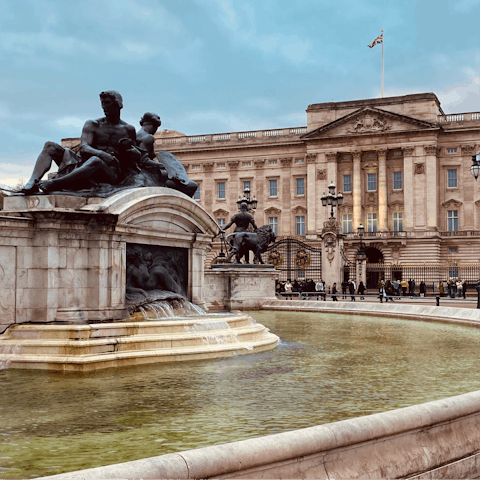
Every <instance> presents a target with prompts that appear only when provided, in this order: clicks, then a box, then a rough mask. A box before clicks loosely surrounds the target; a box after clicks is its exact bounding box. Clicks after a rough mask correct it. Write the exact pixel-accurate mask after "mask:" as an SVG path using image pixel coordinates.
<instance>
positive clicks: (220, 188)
mask: <svg viewBox="0 0 480 480" xmlns="http://www.w3.org/2000/svg"><path fill="white" fill-rule="evenodd" d="M217 194H218V195H217V197H218V199H219V200H224V199H225V182H218V183H217Z"/></svg>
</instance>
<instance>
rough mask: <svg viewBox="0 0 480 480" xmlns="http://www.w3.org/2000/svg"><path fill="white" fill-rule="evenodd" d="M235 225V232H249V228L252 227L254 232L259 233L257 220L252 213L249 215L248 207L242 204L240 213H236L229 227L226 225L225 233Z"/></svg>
mask: <svg viewBox="0 0 480 480" xmlns="http://www.w3.org/2000/svg"><path fill="white" fill-rule="evenodd" d="M233 224H235V230H234V231H235V232H248V227H249V225H251V226H252V227H253V229H254V231H257V225H256V224H255V218H254V217H253V215H252V214H251V213H248V205H247V204H246V203H245V202H242V204H241V205H240V212H239V213H236V214H235V215H233V216H232V218H231V219H230V222H229V224H228V225H225V228H224V229H223V230H224V231H225V230H227V229H228V228H230V227H231V226H232V225H233Z"/></svg>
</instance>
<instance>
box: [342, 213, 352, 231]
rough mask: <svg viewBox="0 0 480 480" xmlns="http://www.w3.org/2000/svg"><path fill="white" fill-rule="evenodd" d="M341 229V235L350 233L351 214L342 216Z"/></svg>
mask: <svg viewBox="0 0 480 480" xmlns="http://www.w3.org/2000/svg"><path fill="white" fill-rule="evenodd" d="M342 229H343V233H352V214H351V213H344V214H343V215H342Z"/></svg>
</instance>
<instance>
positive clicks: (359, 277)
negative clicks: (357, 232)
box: [355, 255, 367, 288]
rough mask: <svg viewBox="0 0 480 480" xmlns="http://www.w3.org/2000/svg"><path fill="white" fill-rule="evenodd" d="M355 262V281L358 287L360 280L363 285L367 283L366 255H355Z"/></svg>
mask: <svg viewBox="0 0 480 480" xmlns="http://www.w3.org/2000/svg"><path fill="white" fill-rule="evenodd" d="M355 262H356V263H357V268H356V278H355V282H356V283H357V288H358V286H359V285H360V282H363V284H364V285H366V284H367V257H366V256H365V255H363V256H357V258H356V259H355Z"/></svg>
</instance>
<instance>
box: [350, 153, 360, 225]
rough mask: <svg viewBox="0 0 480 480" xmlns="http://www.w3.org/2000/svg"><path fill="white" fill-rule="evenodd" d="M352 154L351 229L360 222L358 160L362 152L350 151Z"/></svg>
mask: <svg viewBox="0 0 480 480" xmlns="http://www.w3.org/2000/svg"><path fill="white" fill-rule="evenodd" d="M352 156H353V231H354V232H356V231H357V229H358V226H359V225H360V224H361V223H362V170H361V167H360V161H361V158H362V152H360V151H355V152H352Z"/></svg>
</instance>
